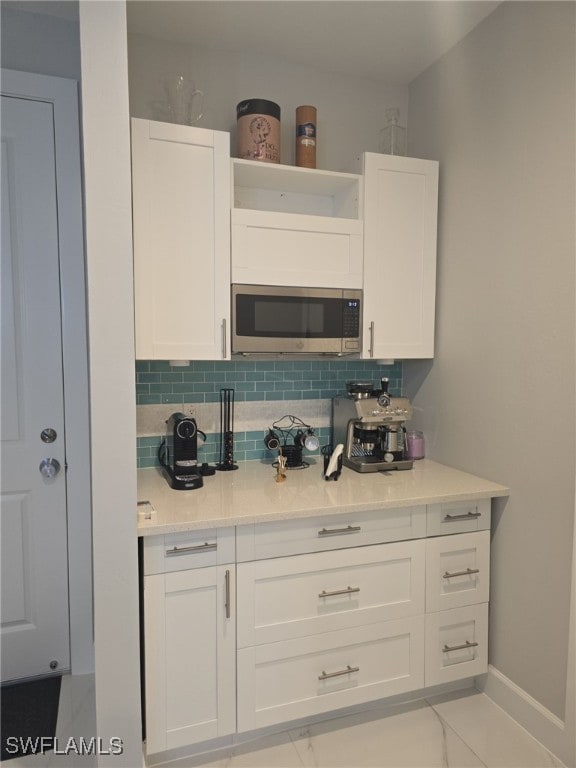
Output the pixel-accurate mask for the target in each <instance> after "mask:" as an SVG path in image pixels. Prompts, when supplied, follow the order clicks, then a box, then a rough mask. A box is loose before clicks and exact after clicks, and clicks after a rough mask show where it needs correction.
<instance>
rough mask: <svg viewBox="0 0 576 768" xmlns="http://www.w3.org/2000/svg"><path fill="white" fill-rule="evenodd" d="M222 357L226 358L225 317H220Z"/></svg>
mask: <svg viewBox="0 0 576 768" xmlns="http://www.w3.org/2000/svg"><path fill="white" fill-rule="evenodd" d="M222 357H223V358H224V360H225V359H226V318H225V317H223V318H222Z"/></svg>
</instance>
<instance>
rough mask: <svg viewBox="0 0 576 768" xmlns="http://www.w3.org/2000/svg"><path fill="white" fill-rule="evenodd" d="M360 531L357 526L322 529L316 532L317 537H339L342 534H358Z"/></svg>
mask: <svg viewBox="0 0 576 768" xmlns="http://www.w3.org/2000/svg"><path fill="white" fill-rule="evenodd" d="M361 530H362V528H361V527H360V526H359V525H347V526H346V528H322V530H321V531H318V536H341V535H342V534H343V533H360V531H361Z"/></svg>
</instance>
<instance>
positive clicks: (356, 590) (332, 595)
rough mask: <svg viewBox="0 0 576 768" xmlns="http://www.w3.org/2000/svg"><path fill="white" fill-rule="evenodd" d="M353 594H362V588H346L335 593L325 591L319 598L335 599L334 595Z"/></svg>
mask: <svg viewBox="0 0 576 768" xmlns="http://www.w3.org/2000/svg"><path fill="white" fill-rule="evenodd" d="M353 592H360V587H346V589H336V590H334V592H326V590H325V589H323V590H322V592H320V593H319V594H318V597H334V595H351V594H352V593H353Z"/></svg>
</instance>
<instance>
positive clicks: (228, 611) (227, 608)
mask: <svg viewBox="0 0 576 768" xmlns="http://www.w3.org/2000/svg"><path fill="white" fill-rule="evenodd" d="M225 582H226V601H225V603H224V607H225V609H226V618H227V619H229V618H230V571H226V575H225Z"/></svg>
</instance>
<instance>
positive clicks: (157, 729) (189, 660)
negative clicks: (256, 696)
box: [144, 566, 236, 755]
mask: <svg viewBox="0 0 576 768" xmlns="http://www.w3.org/2000/svg"><path fill="white" fill-rule="evenodd" d="M233 579H234V570H233V567H232V566H212V567H208V568H195V569H191V570H188V571H177V572H175V573H166V574H156V575H154V576H146V577H145V579H144V626H145V634H144V645H145V685H146V750H147V753H148V754H149V755H150V754H154V753H156V752H162V751H164V750H167V749H174V748H177V747H183V746H186V745H188V744H194V743H196V742H200V741H205V740H206V739H212V738H216V737H217V736H224V735H226V734H230V733H233V732H234V731H235V727H236V696H235V682H236V665H235V652H236V632H235V622H234V618H233V611H232V605H231V600H232V595H234V584H233Z"/></svg>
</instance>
